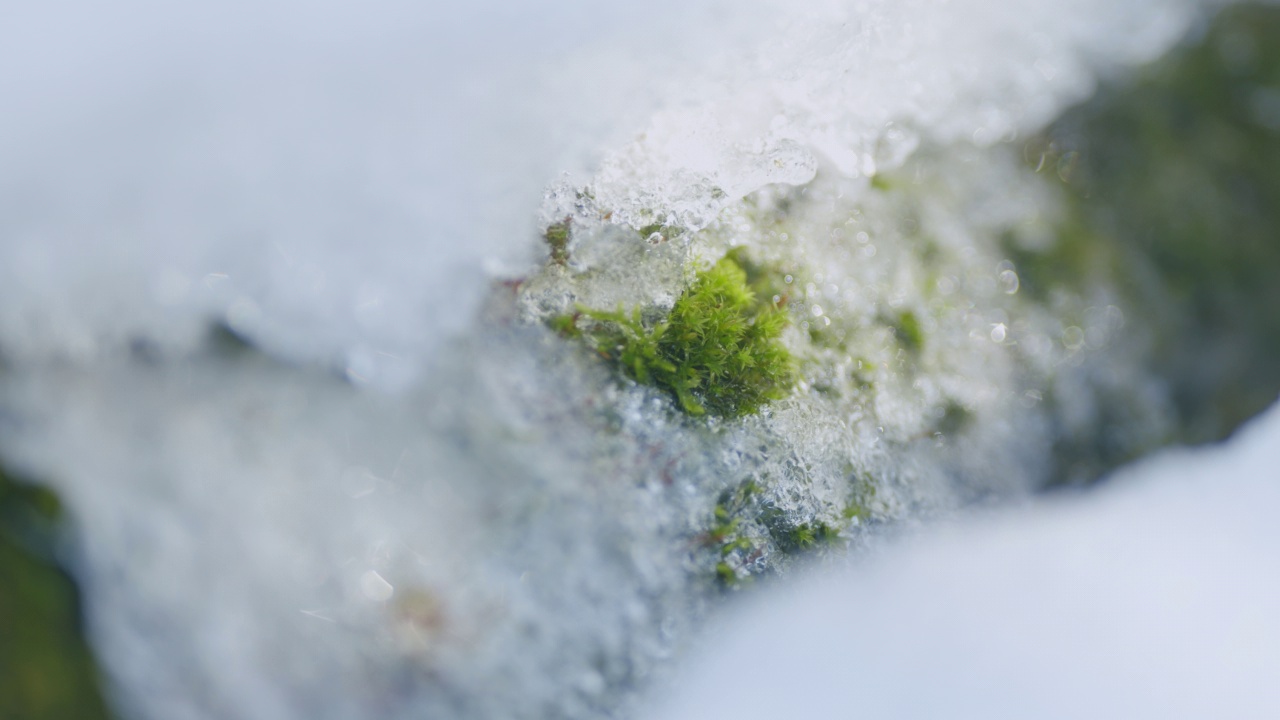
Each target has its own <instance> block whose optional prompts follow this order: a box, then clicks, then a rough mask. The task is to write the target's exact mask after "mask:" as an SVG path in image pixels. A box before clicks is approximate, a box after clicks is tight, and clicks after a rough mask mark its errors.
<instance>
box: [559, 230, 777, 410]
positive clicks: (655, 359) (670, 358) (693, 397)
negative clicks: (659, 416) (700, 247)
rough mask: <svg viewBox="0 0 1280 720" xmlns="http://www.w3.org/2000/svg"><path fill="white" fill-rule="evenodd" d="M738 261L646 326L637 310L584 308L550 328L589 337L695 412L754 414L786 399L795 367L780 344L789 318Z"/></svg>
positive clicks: (729, 259)
mask: <svg viewBox="0 0 1280 720" xmlns="http://www.w3.org/2000/svg"><path fill="white" fill-rule="evenodd" d="M739 258H741V256H740V255H738V256H736V257H735V256H734V255H729V256H726V257H725V258H723V259H722V260H720V262H718V263H716V264H715V265H714V266H712V267H711V268H709V269H707V270H704V271H702V272H699V273H698V275H697V277H696V278H695V279H694V282H693V284H692V285H691V286H690V287H689V289H687V290H686V291H685V292H684V293H683V294H682V295H681V296H680V298H679V299H678V300H676V304H675V307H674V308H672V310H671V314H670V315H668V316H667V318H666V319H665V320H663V321H661V322H646V321H645V319H644V318H643V317H642V315H641V310H640V308H639V306H637V307H635V308H632V310H631V312H630V313H628V312H626V311H625V310H624V309H623V308H622V307H621V306H619V308H618V309H617V310H616V311H606V310H594V309H590V308H586V307H581V306H580V307H578V309H577V312H576V313H574V314H573V315H569V316H560V317H557V318H553V319H552V320H551V325H552V327H553V328H555V329H556V330H557V331H559V332H560V333H561V334H563V335H567V336H575V337H581V338H583V339H585V340H586V341H587V342H588V343H589V344H590V345H591V346H592V347H594V348H595V349H596V350H597V351H598V352H599V353H600V354H601V355H602V356H603V357H605V358H607V359H608V360H609V361H610V362H612V363H614V364H615V365H616V366H617V367H618V368H619V370H621V371H622V372H623V373H624V374H625V375H627V376H628V377H630V378H632V379H633V380H635V381H637V382H641V383H644V384H647V385H653V386H655V387H659V388H662V389H663V390H665V391H667V392H668V393H670V394H671V396H672V397H673V398H674V399H675V401H676V403H677V405H678V406H679V407H680V409H682V410H684V411H685V412H687V413H689V414H690V415H703V414H705V413H708V412H709V413H711V414H713V415H719V416H722V417H739V416H742V415H749V414H751V413H754V412H756V411H757V410H758V409H759V408H760V407H761V406H762V405H764V404H765V403H767V402H769V401H771V400H777V399H780V398H782V397H784V396H786V394H787V391H788V390H789V389H790V388H791V386H792V384H793V383H794V382H795V368H794V362H793V360H792V357H791V353H790V352H788V351H787V349H786V347H785V346H783V344H782V343H781V341H780V340H779V336H780V335H781V333H782V330H783V328H784V327H786V325H787V317H786V315H785V314H784V313H783V312H782V311H781V310H779V308H778V305H777V304H775V303H774V302H773V300H772V297H760V296H759V295H758V294H757V293H756V292H754V291H753V290H752V287H751V284H750V282H749V277H748V274H747V272H746V270H745V269H744V268H743V266H742V265H741V264H740V262H739ZM760 282H763V281H760ZM584 320H585V321H589V322H585V323H584V322H583V321H584Z"/></svg>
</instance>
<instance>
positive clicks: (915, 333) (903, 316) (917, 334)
mask: <svg viewBox="0 0 1280 720" xmlns="http://www.w3.org/2000/svg"><path fill="white" fill-rule="evenodd" d="M893 334H894V337H896V338H898V342H900V343H902V346H903V347H904V348H906V349H907V350H908V351H909V352H911V353H912V354H919V353H920V350H921V349H923V348H924V330H923V329H921V327H920V319H919V318H917V317H916V314H915V313H913V312H911V311H910V310H906V311H904V312H902V313H899V315H898V318H897V320H895V321H894V323H893Z"/></svg>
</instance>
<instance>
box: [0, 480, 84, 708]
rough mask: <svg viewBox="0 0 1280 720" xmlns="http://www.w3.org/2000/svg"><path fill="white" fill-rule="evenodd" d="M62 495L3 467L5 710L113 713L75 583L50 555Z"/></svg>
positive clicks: (1, 684)
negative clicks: (87, 640)
mask: <svg viewBox="0 0 1280 720" xmlns="http://www.w3.org/2000/svg"><path fill="white" fill-rule="evenodd" d="M58 515H59V505H58V500H57V498H56V497H55V496H54V495H52V494H51V493H48V492H46V491H43V490H40V489H38V488H34V487H31V486H28V485H21V484H18V483H16V482H13V481H11V480H10V479H9V478H8V477H6V476H5V475H4V473H3V471H0V717H2V718H23V720H71V719H72V718H74V719H75V720H82V719H83V720H103V719H104V718H107V717H108V713H107V710H106V706H105V705H104V704H103V701H102V695H101V691H100V689H99V684H98V676H97V671H96V669H95V667H94V662H93V658H92V656H91V655H90V653H89V650H88V648H87V647H86V646H85V644H84V640H83V638H82V637H81V634H80V629H79V628H80V626H79V623H80V618H79V608H78V606H77V598H76V589H75V586H74V585H73V584H72V582H71V580H70V578H68V577H67V576H66V575H65V574H64V573H62V572H61V571H60V570H59V569H58V568H57V566H56V564H55V562H54V561H53V559H52V546H53V540H54V524H55V522H56V521H57V518H58Z"/></svg>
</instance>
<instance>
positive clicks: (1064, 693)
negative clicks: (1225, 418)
mask: <svg viewBox="0 0 1280 720" xmlns="http://www.w3.org/2000/svg"><path fill="white" fill-rule="evenodd" d="M1277 463H1280V407H1277V406H1273V407H1272V408H1271V409H1270V410H1269V411H1267V413H1266V414H1265V415H1264V416H1262V417H1261V418H1258V419H1257V420H1254V421H1253V422H1251V423H1250V424H1249V425H1248V426H1247V427H1246V428H1244V429H1243V430H1242V431H1241V433H1240V434H1239V435H1238V436H1237V437H1234V438H1233V439H1232V440H1230V441H1229V442H1228V443H1227V444H1226V445H1224V446H1222V447H1216V448H1213V449H1209V450H1202V451H1189V450H1185V449H1179V450H1171V451H1166V452H1164V453H1162V454H1160V455H1158V456H1156V457H1153V458H1151V459H1149V460H1146V461H1143V462H1141V463H1140V464H1138V465H1136V466H1132V467H1130V468H1128V469H1126V470H1124V471H1122V472H1119V473H1117V474H1116V475H1115V476H1114V477H1112V478H1111V479H1110V480H1109V482H1107V483H1106V484H1104V485H1103V486H1102V487H1101V488H1100V489H1099V490H1098V491H1097V492H1096V493H1095V494H1092V495H1088V496H1083V497H1069V496H1058V497H1054V498H1050V499H1045V500H1041V501H1040V502H1038V503H1036V504H1035V505H1033V506H1031V507H1029V508H1026V509H1025V510H1024V511H1023V512H1021V513H1019V514H1017V515H1004V516H1002V517H999V518H993V517H983V518H971V519H970V520H969V521H968V522H965V523H960V524H957V525H954V526H951V527H947V528H943V529H934V530H932V531H930V532H928V533H925V534H924V535H923V536H921V537H918V538H916V539H914V540H913V541H912V542H910V543H908V544H905V545H901V546H897V547H894V548H891V549H887V550H885V551H884V552H882V553H880V554H878V555H877V556H875V557H874V558H873V559H870V560H868V561H866V562H860V563H856V564H854V565H853V566H852V567H850V568H848V569H847V570H845V571H844V572H843V573H841V574H839V575H835V576H833V575H831V574H828V575H827V576H825V577H823V578H810V579H809V581H808V582H803V583H797V584H796V585H794V586H791V587H789V588H788V589H787V592H786V593H778V594H776V595H773V596H763V595H762V596H758V597H757V598H755V599H754V600H753V605H752V606H750V607H749V608H742V609H740V610H738V611H736V612H733V613H729V614H727V615H726V616H725V617H723V618H722V622H721V623H718V624H717V628H716V630H717V631H718V632H717V633H716V634H715V636H716V637H718V641H717V645H716V646H715V647H714V648H713V649H709V650H708V651H707V652H705V653H703V655H702V657H700V658H698V661H697V662H696V663H695V664H692V665H691V666H690V667H689V668H688V669H687V672H683V673H681V674H680V681H679V686H680V688H681V689H680V690H679V691H677V692H676V693H674V695H675V698H674V699H671V698H667V699H666V700H665V701H663V702H661V703H660V704H659V707H658V708H657V709H656V710H655V711H654V712H653V713H651V714H648V715H647V716H646V717H651V718H662V720H693V719H695V718H707V717H734V718H742V719H743V720H756V719H759V720H764V719H765V718H775V717H779V716H786V717H830V716H840V715H846V714H848V713H849V712H850V708H857V711H858V712H859V713H863V714H866V715H867V716H870V717H883V718H911V717H984V718H1011V719H1012V718H1025V717H1038V718H1079V717H1089V716H1091V715H1110V714H1120V715H1123V716H1125V717H1141V718H1195V717H1203V716H1205V715H1215V714H1227V715H1230V716H1232V717H1242V718H1264V717H1272V716H1274V715H1276V714H1277V713H1280V687H1277V685H1276V683H1275V677H1276V674H1277V673H1278V672H1280V619H1277V617H1276V613H1275V608H1276V606H1277V604H1280V577H1278V576H1277V574H1276V573H1275V558H1276V555H1277V553H1280V527H1278V526H1277V524H1276V523H1275V522H1274V518H1273V513H1272V512H1271V508H1274V507H1275V505H1276V503H1277V502H1280V485H1277V483H1276V482H1275V479H1276V471H1275V468H1276V466H1277ZM1190 529H1194V531H1190ZM939 598H945V602H940V601H939ZM744 678H757V679H761V678H768V681H767V682H762V681H757V682H744Z"/></svg>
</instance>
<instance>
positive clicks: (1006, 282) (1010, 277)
mask: <svg viewBox="0 0 1280 720" xmlns="http://www.w3.org/2000/svg"><path fill="white" fill-rule="evenodd" d="M997 280H998V281H999V283H1000V289H1001V290H1004V294H1005V295H1012V294H1014V293H1016V292H1018V287H1019V286H1020V283H1019V282H1018V273H1016V272H1014V271H1012V270H1001V271H1000V275H999V276H997Z"/></svg>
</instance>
